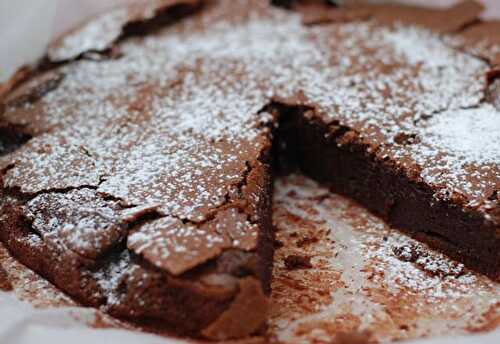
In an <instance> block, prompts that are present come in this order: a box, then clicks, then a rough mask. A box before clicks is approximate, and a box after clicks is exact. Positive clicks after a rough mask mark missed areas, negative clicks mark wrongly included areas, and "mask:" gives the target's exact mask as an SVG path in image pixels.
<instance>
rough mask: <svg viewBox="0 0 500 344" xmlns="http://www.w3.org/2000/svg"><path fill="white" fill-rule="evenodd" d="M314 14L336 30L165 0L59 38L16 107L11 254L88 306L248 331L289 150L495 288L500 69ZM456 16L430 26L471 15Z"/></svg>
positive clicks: (384, 27) (251, 11)
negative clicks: (498, 85)
mask: <svg viewBox="0 0 500 344" xmlns="http://www.w3.org/2000/svg"><path fill="white" fill-rule="evenodd" d="M467 4H469V5H467ZM466 5H467V6H465V7H464V5H462V7H463V8H465V9H467V10H468V11H469V10H470V8H471V7H470V6H471V5H470V2H467V3H466ZM457 8H461V7H460V6H458V7H457ZM472 8H474V9H476V8H477V7H475V6H473V7H472ZM315 11H317V13H320V12H319V11H326V12H325V13H329V15H328V16H327V17H326V19H325V18H323V19H322V20H319V21H316V20H311V13H313V14H314V13H315V12H314V11H313V12H311V10H309V12H308V13H309V14H308V15H309V17H307V19H308V20H305V19H306V16H305V15H301V14H300V12H299V13H294V12H291V11H287V10H285V9H280V8H277V7H274V6H271V5H270V4H268V2H267V1H252V2H249V1H208V2H206V3H204V4H203V5H200V4H199V3H198V2H196V1H183V2H178V1H157V2H154V4H153V5H152V6H151V7H134V8H131V9H117V10H115V11H113V12H110V13H109V14H106V15H102V16H100V17H98V18H97V19H96V20H94V21H90V22H88V23H86V24H84V25H83V26H81V27H80V28H79V29H75V30H74V31H72V32H71V33H69V34H68V35H67V36H65V37H63V38H61V39H60V40H58V41H57V42H56V43H54V45H52V47H51V48H50V50H49V53H48V57H47V61H46V62H45V64H44V65H42V67H40V69H39V70H38V71H37V72H36V73H34V75H33V76H32V77H31V78H29V79H28V80H27V81H25V82H24V83H21V84H20V85H18V86H17V87H16V88H15V89H14V90H13V91H12V92H11V93H10V94H8V95H7V96H6V97H5V99H3V114H2V115H1V117H0V132H1V133H2V140H1V145H0V148H1V149H0V151H1V156H0V170H1V171H2V174H1V181H2V186H3V189H2V191H1V193H2V195H1V196H2V197H0V218H1V219H2V222H1V224H2V228H1V230H0V237H1V239H2V240H3V241H4V242H5V243H6V244H7V246H8V247H9V249H10V250H11V251H13V252H14V253H15V254H16V255H17V256H18V257H19V259H20V260H21V261H22V262H24V263H25V264H26V265H28V266H30V267H31V268H33V269H34V270H36V271H37V272H39V273H41V274H42V275H43V276H45V277H47V278H48V279H49V280H50V281H52V282H53V283H54V284H56V285H57V286H59V287H60V288H62V289H63V290H65V291H66V292H67V293H69V294H70V295H72V296H73V297H75V298H76V299H78V300H79V301H81V302H83V303H84V304H88V305H91V306H101V307H103V308H104V309H106V310H107V311H108V312H110V313H111V314H114V315H117V316H120V317H125V318H130V319H133V320H137V321H141V322H143V323H145V324H146V325H155V326H157V325H159V324H161V325H165V326H169V327H172V328H174V329H176V331H178V332H179V333H184V334H190V335H194V336H205V337H208V338H212V339H225V338H235V337H243V336H246V335H249V334H252V333H254V332H256V331H258V330H260V329H261V328H262V325H263V324H264V322H265V314H266V309H267V296H266V295H267V294H268V293H269V279H270V270H271V264H272V251H273V249H272V244H273V233H272V226H271V221H270V209H271V208H270V197H271V187H270V177H271V171H270V164H271V145H272V138H273V136H274V137H275V147H276V146H277V147H278V149H275V151H278V153H277V154H280V153H279V151H282V152H281V154H283V156H284V157H287V158H288V159H289V162H296V163H297V165H298V166H299V167H300V168H301V169H302V170H303V171H304V172H305V173H307V174H309V175H311V176H313V177H315V178H316V179H318V180H319V181H322V182H324V183H326V184H328V185H330V186H331V187H332V188H333V189H335V190H337V191H340V192H342V193H344V194H347V195H349V196H351V197H353V198H355V199H356V200H358V201H360V202H361V203H362V204H364V205H366V206H367V207H368V208H370V209H371V210H373V211H375V212H376V213H378V214H381V215H383V216H384V217H385V218H386V219H388V220H389V222H390V223H392V224H394V225H396V226H398V227H402V228H403V229H406V230H408V231H409V232H411V233H412V234H414V235H415V236H416V237H418V238H421V239H423V240H426V241H427V242H430V243H431V244H433V245H434V246H435V247H439V248H441V249H442V250H444V251H445V252H446V253H448V254H450V255H452V256H455V257H457V258H459V259H461V260H463V261H464V262H466V263H467V264H469V265H470V266H472V267H475V268H478V269H481V270H483V271H486V272H488V273H490V274H491V275H493V276H495V277H498V274H499V272H500V266H499V263H498V262H499V261H500V250H499V249H498V248H499V247H500V231H499V222H500V213H499V208H498V201H499V199H498V198H499V195H498V190H500V177H499V175H500V167H499V161H500V155H499V154H500V150H499V149H498V147H499V146H500V112H499V110H498V109H497V108H496V107H495V103H494V102H493V101H490V99H491V97H490V94H491V89H493V87H492V88H491V89H490V84H491V82H492V78H491V77H490V78H487V77H486V76H487V75H492V73H491V71H492V69H493V67H491V65H490V64H489V63H488V62H487V61H485V60H484V59H479V58H476V57H474V56H472V55H470V54H468V53H464V52H460V51H459V50H458V49H456V48H452V47H451V45H450V44H449V43H446V42H445V40H443V39H442V38H441V37H440V36H438V35H437V34H436V33H433V32H431V31H429V30H427V29H424V28H418V27H416V26H413V25H404V24H401V23H393V21H391V20H389V21H388V20H385V19H384V20H381V19H380V18H379V19H378V21H377V20H373V19H372V18H373V17H375V18H377V13H379V12H377V11H378V10H376V8H375V9H374V8H371V7H370V6H367V7H366V8H358V9H349V8H347V9H336V8H330V7H327V8H324V9H323V8H321V6H320V7H319V8H318V9H316V10H315ZM392 11H395V13H398V11H397V10H396V9H392ZM474 11H475V10H474ZM474 11H472V12H474ZM427 12H428V15H430V16H432V15H433V13H434V14H435V15H436V16H438V17H439V16H441V17H440V18H442V16H443V13H441V12H434V11H427ZM427 12H426V13H427ZM455 12H456V8H455ZM455 12H453V11H452V12H450V13H455ZM303 13H304V12H303ZM460 13H461V12H460ZM448 14H449V13H448ZM180 15H182V16H180ZM456 16H457V17H459V18H461V20H460V23H457V22H455V23H454V26H453V27H452V28H450V27H447V28H446V29H443V30H439V29H437V28H436V27H434V26H433V25H434V24H436V23H437V22H439V21H438V20H434V21H432V23H433V25H428V26H430V27H431V29H433V30H437V31H439V32H450V31H455V30H458V29H460V28H461V27H462V26H464V25H465V24H467V23H469V22H471V21H473V19H474V16H472V18H471V16H470V15H466V16H460V15H458V14H457V15H456ZM179 17H182V19H179ZM313 17H314V16H313ZM422 17H425V18H427V19H428V16H424V15H422ZM401 18H404V16H403V17H401ZM177 19H179V20H177ZM338 21H340V22H338ZM403 21H404V20H403ZM381 22H382V23H381ZM317 23H318V24H320V25H312V24H317ZM409 24H419V23H409ZM425 24H426V23H423V25H425ZM436 25H437V24H436ZM101 33H103V35H101ZM462 47H465V45H463V46H462ZM464 50H467V49H464ZM493 85H495V83H493ZM275 158H277V156H275Z"/></svg>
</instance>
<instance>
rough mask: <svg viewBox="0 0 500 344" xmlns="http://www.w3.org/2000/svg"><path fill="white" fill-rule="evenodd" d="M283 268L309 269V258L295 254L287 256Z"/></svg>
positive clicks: (310, 265)
mask: <svg viewBox="0 0 500 344" xmlns="http://www.w3.org/2000/svg"><path fill="white" fill-rule="evenodd" d="M285 267H286V268H287V269H288V270H300V269H311V268H312V264H311V257H307V256H299V255H296V254H292V255H289V256H287V257H286V258H285Z"/></svg>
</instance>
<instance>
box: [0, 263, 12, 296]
mask: <svg viewBox="0 0 500 344" xmlns="http://www.w3.org/2000/svg"><path fill="white" fill-rule="evenodd" d="M12 289H13V287H12V284H11V283H10V281H9V276H8V275H7V272H6V271H5V270H4V268H3V267H2V266H0V290H2V291H12Z"/></svg>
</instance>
